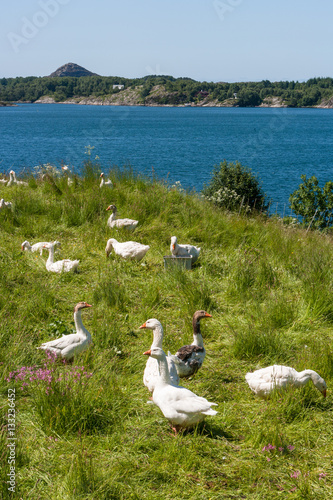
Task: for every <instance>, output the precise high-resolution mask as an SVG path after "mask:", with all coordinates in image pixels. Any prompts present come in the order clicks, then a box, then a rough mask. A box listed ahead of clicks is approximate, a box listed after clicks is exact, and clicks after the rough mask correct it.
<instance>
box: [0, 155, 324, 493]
mask: <svg viewBox="0 0 333 500" xmlns="http://www.w3.org/2000/svg"><path fill="white" fill-rule="evenodd" d="M98 173H99V172H98V166H93V165H91V164H88V165H87V168H86V170H85V173H84V175H83V177H82V178H79V179H76V180H75V182H74V184H73V185H72V186H68V184H67V181H66V179H65V178H62V177H54V178H53V177H50V178H49V179H48V180H46V181H44V182H42V181H36V180H35V179H34V178H32V177H31V178H30V179H29V186H28V187H26V186H12V187H6V186H0V198H5V200H6V201H12V202H13V207H12V210H2V211H1V212H0V228H1V239H0V289H1V294H0V324H1V337H0V372H1V378H0V389H1V408H2V411H1V425H2V434H1V458H2V463H4V467H3V468H2V469H1V481H2V482H1V494H0V496H1V498H4V499H5V498H24V499H34V500H35V499H43V500H44V499H52V500H58V499H59V500H67V499H68V500H69V499H87V500H88V499H89V500H90V499H99V500H100V499H126V500H127V499H138V500H141V499H158V500H161V499H168V500H171V499H177V500H179V499H184V500H185V499H202V500H206V499H212V500H213V499H214V500H215V499H221V498H234V499H240V498H245V499H263V498H267V499H268V498H269V499H274V498H280V497H281V498H298V499H316V500H318V499H323V500H324V499H325V500H326V499H328V498H332V490H331V486H332V479H333V473H332V456H333V439H332V438H333V425H332V423H333V421H332V420H333V419H332V417H333V399H332V395H331V391H330V387H331V384H332V380H333V352H332V323H333V298H332V297H333V296H332V284H333V276H332V274H333V271H332V261H333V247H332V238H331V237H330V236H327V235H326V236H324V235H322V234H318V233H314V232H308V233H306V232H305V231H304V230H301V229H298V228H291V227H286V226H283V225H282V224H281V223H280V222H279V221H278V220H267V219H265V218H264V217H258V218H255V217H253V218H248V217H247V218H246V217H243V216H242V215H238V214H230V213H224V212H221V211H220V210H218V209H215V208H214V207H212V206H211V205H209V204H208V203H207V202H205V201H203V200H202V199H200V198H199V197H198V196H196V195H192V194H186V193H184V192H180V191H179V190H177V189H170V188H168V187H167V186H165V185H163V184H161V183H158V182H155V181H147V180H145V179H143V178H136V177H134V176H133V175H132V174H131V172H130V171H121V170H119V171H118V170H114V171H110V172H109V174H110V175H109V176H110V177H111V179H112V180H113V182H114V184H115V187H114V189H112V190H109V189H107V188H106V189H103V190H101V189H99V180H98ZM110 203H114V204H116V205H117V208H118V212H119V216H120V217H130V218H133V219H138V220H139V226H138V227H137V229H136V230H135V232H133V233H130V235H129V234H128V232H126V231H125V230H115V229H110V228H108V227H107V225H106V221H107V218H108V216H109V212H106V211H105V209H106V207H107V206H108V205H109V204H110ZM173 235H176V236H177V237H178V241H179V242H180V243H189V242H190V243H192V244H195V245H198V246H200V247H201V248H202V253H201V256H200V258H199V260H198V263H197V264H196V265H195V267H193V269H192V270H191V271H186V270H177V269H175V270H172V269H171V270H170V269H168V270H165V269H164V266H163V256H164V255H168V254H170V250H169V246H170V237H171V236H173ZM109 237H114V238H116V239H118V240H119V241H125V240H128V239H132V240H135V241H139V242H142V243H145V244H149V245H150V247H151V248H150V250H149V252H148V253H147V255H146V256H145V258H144V259H143V260H142V261H141V262H139V263H138V262H127V261H124V260H121V259H120V258H119V257H116V256H115V254H114V253H112V254H111V255H110V257H109V258H106V256H105V251H104V249H105V244H106V241H107V239H108V238H109ZM55 239H58V240H59V241H60V242H61V244H62V247H61V254H60V256H61V258H75V259H80V267H79V273H78V274H72V273H66V274H60V275H58V274H53V273H49V272H47V271H46V268H45V261H46V258H47V253H45V254H44V255H43V257H40V256H39V254H38V255H36V254H32V253H28V252H22V251H21V243H22V242H23V241H24V240H28V241H30V243H35V242H37V241H50V240H55ZM81 300H84V301H87V302H89V303H90V304H92V305H93V307H92V308H91V309H86V310H84V311H83V312H82V319H83V323H84V325H85V326H86V328H88V330H89V331H90V332H91V334H92V338H93V346H92V347H91V348H90V349H89V350H88V351H86V352H85V353H83V354H82V355H81V356H79V357H78V358H77V360H76V361H75V362H74V364H73V365H64V364H63V363H60V362H54V361H53V360H52V359H48V358H47V356H46V355H45V353H44V352H43V351H40V350H37V349H36V347H37V346H39V345H40V344H41V343H42V342H45V341H48V340H51V339H54V338H57V337H59V336H61V335H62V334H66V333H71V332H72V330H73V328H74V323H73V308H74V305H75V304H76V303H77V302H79V301H81ZM197 309H205V310H206V311H208V312H209V313H210V314H211V315H212V318H211V319H207V320H204V321H202V327H201V328H202V332H203V336H204V342H205V345H206V349H207V355H206V359H205V362H204V365H203V367H202V368H201V370H200V371H199V372H198V373H197V374H196V375H195V377H193V378H192V379H191V380H188V381H184V382H183V385H184V386H186V387H188V388H189V389H191V390H193V391H194V392H195V393H197V394H199V395H201V396H205V397H206V398H208V399H209V400H210V401H213V402H216V403H218V407H216V408H217V410H218V415H216V416H215V417H207V419H206V420H205V422H204V423H202V424H200V425H199V426H198V427H197V428H196V429H194V430H193V431H190V432H187V433H184V434H179V435H178V436H176V437H175V436H173V435H172V432H171V430H170V427H169V424H168V422H167V420H166V419H165V418H164V417H163V415H162V413H161V412H160V410H159V408H158V407H156V406H154V405H151V404H147V401H148V398H149V393H148V391H147V389H146V388H145V387H144V386H143V383H142V375H143V370H144V367H145V363H146V361H147V359H146V357H145V356H143V355H142V353H143V352H144V351H145V350H147V349H148V348H149V347H150V345H151V343H152V334H151V332H150V331H148V330H139V326H140V325H141V324H142V323H143V322H144V321H145V320H147V319H148V318H151V317H155V318H157V319H159V320H160V321H161V323H162V324H163V327H164V333H165V336H164V341H163V343H164V348H165V350H166V351H167V350H170V351H171V352H173V353H174V352H176V351H177V349H178V348H179V347H180V346H182V345H184V344H187V343H190V342H191V341H192V325H191V319H192V315H193V313H194V312H195V311H196V310H197ZM274 363H277V364H286V365H289V366H293V367H294V368H295V369H297V370H303V369H305V368H311V369H313V370H316V371H317V372H318V373H319V374H320V375H321V376H322V377H324V379H325V380H326V382H327V385H328V395H327V398H326V399H324V398H323V396H322V395H321V394H320V393H319V392H318V391H317V390H316V389H315V388H314V386H313V385H312V384H308V385H307V386H306V387H304V388H301V389H295V390H293V389H290V390H288V391H286V392H285V393H283V394H279V393H276V394H274V395H273V396H272V397H271V398H270V399H269V400H267V401H264V400H261V399H259V398H257V397H255V396H254V395H253V393H252V392H251V390H250V389H249V387H248V386H247V384H246V382H245V378H244V377H245V374H246V373H247V372H248V371H252V370H254V369H257V368H261V367H264V366H268V365H271V364H274ZM37 374H38V375H37ZM9 389H11V390H13V389H15V391H16V392H15V408H16V429H15V435H16V437H17V441H16V450H15V453H16V464H15V465H16V471H15V472H16V492H15V494H9V493H8V490H7V488H8V485H7V484H6V481H7V480H8V476H7V474H8V473H9V465H8V463H7V461H6V455H8V453H9V448H8V447H7V443H8V430H7V428H6V425H7V413H8V403H7V396H8V394H14V392H13V391H11V392H10V393H9V392H8V390H9Z"/></svg>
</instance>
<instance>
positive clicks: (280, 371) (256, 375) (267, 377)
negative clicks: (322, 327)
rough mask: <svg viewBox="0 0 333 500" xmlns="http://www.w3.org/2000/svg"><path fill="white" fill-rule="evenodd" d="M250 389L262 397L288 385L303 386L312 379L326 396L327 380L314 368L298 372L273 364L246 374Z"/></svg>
mask: <svg viewBox="0 0 333 500" xmlns="http://www.w3.org/2000/svg"><path fill="white" fill-rule="evenodd" d="M245 379H246V382H247V383H248V384H249V386H250V389H252V391H253V392H254V393H255V394H256V395H257V396H260V397H262V398H265V397H267V396H268V395H269V394H270V393H271V392H272V391H273V390H274V389H276V388H277V389H279V388H280V389H285V388H286V387H287V386H294V387H301V386H303V385H305V384H307V383H308V382H309V381H310V380H312V382H313V384H314V386H315V387H316V388H317V389H318V391H320V392H321V393H322V395H323V396H324V397H326V388H327V386H326V382H325V380H324V379H323V378H321V377H320V376H319V375H318V373H316V372H315V371H313V370H303V371H301V372H297V371H296V370H295V369H294V368H290V367H289V366H282V365H273V366H268V367H266V368H261V369H260V370H256V371H255V372H253V373H250V372H249V373H247V374H246V375H245Z"/></svg>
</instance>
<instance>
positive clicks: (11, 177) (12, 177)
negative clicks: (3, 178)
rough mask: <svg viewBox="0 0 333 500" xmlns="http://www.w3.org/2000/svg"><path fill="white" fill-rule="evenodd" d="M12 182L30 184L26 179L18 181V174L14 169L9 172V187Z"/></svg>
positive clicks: (19, 184) (23, 184)
mask: <svg viewBox="0 0 333 500" xmlns="http://www.w3.org/2000/svg"><path fill="white" fill-rule="evenodd" d="M12 184H16V185H18V186H28V183H27V182H25V181H18V180H17V179H16V174H15V172H14V170H11V171H10V172H9V181H8V182H7V187H8V186H11V185H12Z"/></svg>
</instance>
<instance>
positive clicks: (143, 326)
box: [139, 323, 148, 352]
mask: <svg viewBox="0 0 333 500" xmlns="http://www.w3.org/2000/svg"><path fill="white" fill-rule="evenodd" d="M139 328H147V327H146V323H143V325H141V326H139ZM147 352H148V351H147Z"/></svg>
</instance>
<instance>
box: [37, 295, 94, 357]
mask: <svg viewBox="0 0 333 500" xmlns="http://www.w3.org/2000/svg"><path fill="white" fill-rule="evenodd" d="M86 307H92V306H91V305H90V304H87V302H79V303H78V304H76V306H75V307H74V323H75V328H76V333H71V334H69V335H63V336H62V337H61V338H60V339H56V340H51V341H50V342H45V343H44V344H42V345H41V346H40V347H37V349H44V351H50V352H53V353H55V354H56V355H57V356H61V357H62V358H63V359H67V360H71V359H72V358H73V357H74V356H75V355H76V354H79V353H80V352H83V351H85V350H86V349H88V347H89V345H90V344H91V335H90V333H89V332H88V330H87V329H86V328H85V327H84V326H83V323H82V319H81V309H84V308H86Z"/></svg>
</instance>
